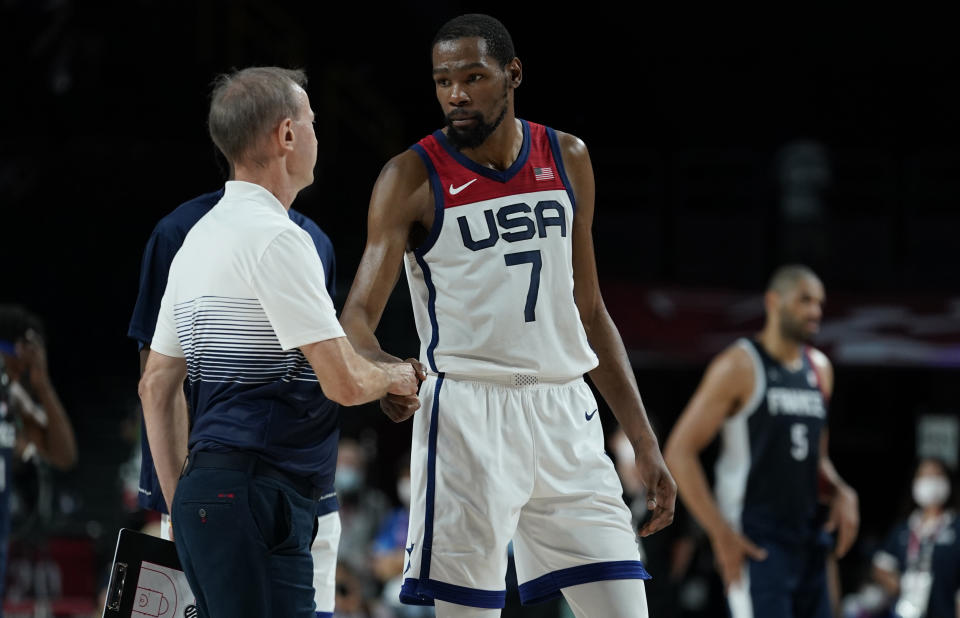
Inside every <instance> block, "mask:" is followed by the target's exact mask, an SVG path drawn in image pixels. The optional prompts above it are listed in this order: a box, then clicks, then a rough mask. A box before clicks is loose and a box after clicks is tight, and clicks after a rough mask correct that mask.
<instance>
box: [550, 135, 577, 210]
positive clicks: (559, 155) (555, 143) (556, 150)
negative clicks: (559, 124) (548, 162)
mask: <svg viewBox="0 0 960 618" xmlns="http://www.w3.org/2000/svg"><path fill="white" fill-rule="evenodd" d="M544 128H545V129H546V130H547V138H548V139H549V140H550V150H551V151H552V152H553V162H554V163H556V164H557V172H559V173H560V180H561V181H563V186H564V187H566V189H567V195H569V196H570V206H571V207H572V208H573V212H574V213H576V212H577V198H575V197H574V196H573V186H572V185H571V184H570V179H569V178H567V168H566V167H564V165H563V151H561V150H560V140H559V139H557V132H556V131H554V130H553V129H551V128H550V127H544Z"/></svg>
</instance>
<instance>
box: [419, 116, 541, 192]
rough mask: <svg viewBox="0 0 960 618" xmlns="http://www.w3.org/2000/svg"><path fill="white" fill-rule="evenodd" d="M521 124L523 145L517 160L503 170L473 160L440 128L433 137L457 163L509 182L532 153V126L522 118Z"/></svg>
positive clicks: (495, 178)
mask: <svg viewBox="0 0 960 618" xmlns="http://www.w3.org/2000/svg"><path fill="white" fill-rule="evenodd" d="M520 125H521V126H522V127H523V145H522V146H521V147H520V154H519V155H517V160H516V161H514V162H513V165H511V166H510V167H508V168H507V169H505V170H503V171H500V170H494V169H490V168H489V167H484V166H482V165H480V164H479V163H477V162H476V161H474V160H472V159H471V158H469V157H468V156H466V155H465V154H463V153H462V152H460V151H459V150H457V149H456V148H454V147H453V146H452V145H451V144H450V141H449V140H448V139H447V136H446V135H445V134H444V133H443V131H442V130H440V129H437V130H436V131H434V132H433V137H434V138H435V139H436V140H437V143H439V144H440V145H441V146H443V149H444V150H446V151H447V153H448V154H449V155H450V156H451V157H453V159H454V160H455V161H456V162H457V163H459V164H460V165H462V166H464V167H465V168H467V169H469V170H470V171H472V172H476V173H477V174H480V175H481V176H485V177H486V178H489V179H491V180H496V181H498V182H509V181H510V180H511V179H512V178H513V177H514V176H516V175H517V173H518V172H519V171H520V170H521V169H523V166H524V165H526V164H527V156H528V155H529V154H530V127H529V126H527V121H526V120H521V121H520Z"/></svg>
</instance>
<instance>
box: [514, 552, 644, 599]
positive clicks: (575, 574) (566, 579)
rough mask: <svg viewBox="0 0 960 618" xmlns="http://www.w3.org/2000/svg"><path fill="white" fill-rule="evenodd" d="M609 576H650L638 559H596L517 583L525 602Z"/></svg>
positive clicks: (628, 577)
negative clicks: (600, 560)
mask: <svg viewBox="0 0 960 618" xmlns="http://www.w3.org/2000/svg"><path fill="white" fill-rule="evenodd" d="M608 579H651V576H650V574H649V573H647V570H646V569H645V568H643V563H642V562H640V561H639V560H619V561H611V562H595V563H593V564H582V565H580V566H575V567H570V568H568V569H560V570H559V571H553V572H552V573H547V574H546V575H541V576H540V577H538V578H536V579H532V580H530V581H528V582H526V583H523V584H520V587H519V588H520V589H519V592H520V602H521V603H523V604H524V605H531V604H533V603H540V602H542V601H549V600H550V599H555V598H557V597H559V596H560V594H561V592H560V590H561V589H563V588H569V587H570V586H578V585H580V584H589V583H590V582H598V581H604V580H608Z"/></svg>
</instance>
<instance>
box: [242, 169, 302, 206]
mask: <svg viewBox="0 0 960 618" xmlns="http://www.w3.org/2000/svg"><path fill="white" fill-rule="evenodd" d="M233 180H242V181H243V182H250V183H253V184H256V185H260V186H261V187H263V188H264V189H266V190H267V191H269V192H270V193H272V194H273V196H274V197H275V198H277V200H278V201H279V202H280V203H281V204H283V207H284V208H286V209H287V210H290V205H291V204H293V200H294V199H296V197H297V193H299V192H300V188H298V187H296V186H295V185H294V183H293V181H292V180H293V179H292V178H291V177H290V175H289V174H287V173H286V171H285V170H284V169H282V166H279V165H267V166H266V167H260V166H257V165H237V168H236V170H235V171H234V175H233Z"/></svg>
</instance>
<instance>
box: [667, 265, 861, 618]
mask: <svg viewBox="0 0 960 618" xmlns="http://www.w3.org/2000/svg"><path fill="white" fill-rule="evenodd" d="M824 301H825V292H824V287H823V283H822V282H821V281H820V278H819V277H818V276H817V275H816V274H815V273H814V272H813V271H812V270H810V269H809V268H807V267H806V266H802V265H788V266H782V267H780V268H778V269H777V270H776V272H774V274H773V276H772V277H771V279H770V282H769V284H768V286H767V290H766V294H765V295H764V308H765V310H766V322H765V324H764V326H763V330H762V331H761V332H760V333H759V334H758V335H757V336H756V337H755V338H743V339H740V340H738V341H737V342H735V343H734V344H733V345H731V346H730V347H728V348H727V349H726V350H725V351H723V352H722V353H721V354H719V355H718V356H717V357H716V358H714V359H713V361H712V362H711V363H710V365H709V367H708V368H707V371H706V373H705V375H704V377H703V379H702V381H701V382H700V385H699V387H698V388H697V390H696V392H695V393H694V395H693V397H692V398H691V400H690V402H689V403H688V404H687V407H686V409H685V410H684V411H683V413H682V414H681V416H680V418H679V420H678V421H677V423H676V425H675V426H674V428H673V431H672V432H671V434H670V438H669V439H668V441H667V446H666V449H665V456H666V459H667V462H668V465H669V466H670V470H671V472H673V474H674V477H675V478H676V480H677V485H678V488H679V492H680V497H681V498H682V500H683V503H684V504H685V505H686V507H687V509H688V510H689V511H690V513H691V514H692V515H693V517H695V518H696V519H697V521H698V522H699V523H700V525H701V526H702V527H703V528H704V530H705V531H706V533H707V535H708V536H709V538H710V544H711V546H712V549H713V554H714V558H715V560H716V564H717V569H718V571H719V573H720V576H721V578H722V579H723V583H724V586H725V589H726V593H727V602H728V604H729V607H730V611H731V613H732V615H733V617H734V618H740V617H746V616H777V617H778V618H791V617H794V618H803V617H806V618H814V617H816V618H827V617H829V616H832V615H833V611H834V610H833V606H832V605H833V603H832V599H831V594H830V590H829V584H828V582H829V578H828V555H829V553H830V547H831V546H833V552H834V554H835V555H836V556H838V557H839V556H843V555H844V554H846V552H847V551H848V550H849V549H850V547H851V546H852V545H853V542H854V540H855V539H856V535H857V531H858V528H859V506H858V498H857V493H856V492H855V491H854V490H853V489H852V488H851V487H850V486H849V485H847V484H846V483H845V482H844V481H843V479H841V478H840V476H839V474H837V471H836V470H835V469H834V466H833V463H832V462H831V461H830V457H829V453H828V450H827V444H828V441H827V404H828V402H829V400H830V396H831V394H832V392H833V367H832V365H831V364H830V361H829V360H828V359H827V357H826V355H824V354H823V353H822V352H820V351H819V350H817V349H815V348H813V347H812V346H811V345H810V342H811V340H812V339H813V337H814V335H816V333H817V332H818V331H819V328H820V320H821V317H822V315H823V303H824ZM718 434H719V435H720V437H721V445H720V446H721V449H720V455H719V457H718V459H717V462H716V478H715V484H716V487H715V492H716V493H715V495H714V494H713V493H712V492H711V491H710V488H709V486H708V484H707V477H706V474H705V472H704V470H703V466H702V465H701V463H700V459H699V455H700V453H701V451H703V449H704V448H706V447H707V446H708V445H709V444H710V443H711V442H712V441H713V440H714V438H715V437H716V436H717V435H718ZM822 501H826V502H827V503H828V505H829V506H828V507H827V510H828V513H826V514H825V513H824V508H823V507H822V506H821V503H822ZM824 520H825V521H824ZM834 532H835V533H836V539H835V540H834V539H833V538H831V537H830V533H834Z"/></svg>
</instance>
